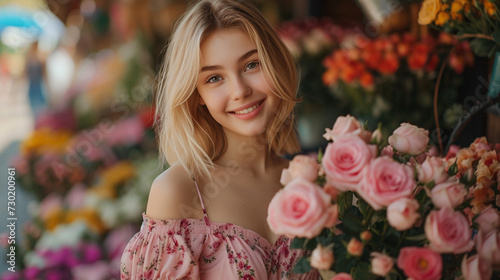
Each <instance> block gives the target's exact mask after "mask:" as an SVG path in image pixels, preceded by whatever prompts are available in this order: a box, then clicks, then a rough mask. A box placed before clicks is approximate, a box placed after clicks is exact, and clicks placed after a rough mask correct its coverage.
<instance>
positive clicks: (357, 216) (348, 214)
mask: <svg viewBox="0 0 500 280" xmlns="http://www.w3.org/2000/svg"><path fill="white" fill-rule="evenodd" d="M342 221H343V223H344V224H345V225H346V227H347V228H349V229H350V230H352V231H354V232H358V233H359V232H361V231H363V230H364V229H365V227H364V226H363V216H362V215H361V213H359V209H358V208H357V207H355V206H351V207H350V208H349V209H347V211H345V212H344V217H343V219H342Z"/></svg>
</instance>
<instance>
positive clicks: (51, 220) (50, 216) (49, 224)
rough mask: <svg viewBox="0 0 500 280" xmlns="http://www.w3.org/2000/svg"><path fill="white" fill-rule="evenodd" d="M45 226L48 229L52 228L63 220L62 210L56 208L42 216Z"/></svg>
mask: <svg viewBox="0 0 500 280" xmlns="http://www.w3.org/2000/svg"><path fill="white" fill-rule="evenodd" d="M43 221H44V225H45V228H46V229H47V230H48V231H52V230H54V229H55V228H56V227H57V226H58V225H59V224H61V223H63V222H64V212H63V211H62V209H56V210H54V211H50V212H49V213H47V215H46V216H45V217H44V218H43Z"/></svg>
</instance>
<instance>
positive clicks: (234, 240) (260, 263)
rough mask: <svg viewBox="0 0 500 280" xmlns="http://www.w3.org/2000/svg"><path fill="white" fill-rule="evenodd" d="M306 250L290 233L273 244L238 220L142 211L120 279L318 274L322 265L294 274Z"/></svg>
mask: <svg viewBox="0 0 500 280" xmlns="http://www.w3.org/2000/svg"><path fill="white" fill-rule="evenodd" d="M303 254H304V252H303V251H302V250H295V249H290V239H288V238H287V237H285V236H281V237H279V238H278V240H277V241H276V243H275V244H274V245H271V244H270V243H269V242H268V241H267V240H266V239H264V238H263V237H261V236H260V235H259V234H257V233H256V232H254V231H251V230H248V229H245V228H243V227H241V226H238V225H233V224H226V223H215V222H212V221H210V220H209V219H208V218H207V217H205V220H197V219H183V220H153V219H149V218H148V217H147V216H146V215H145V214H143V224H142V227H141V230H140V231H139V232H138V233H137V234H136V235H135V236H134V237H133V238H132V239H131V240H130V242H129V243H128V245H127V247H126V248H125V251H124V253H123V256H122V259H121V279H133V280H141V279H257V280H265V279H270V280H271V279H272V280H274V279H319V274H318V273H317V271H311V272H309V273H307V274H293V273H292V272H291V270H292V268H293V265H294V263H295V262H296V261H297V260H298V258H299V257H300V256H302V255H303Z"/></svg>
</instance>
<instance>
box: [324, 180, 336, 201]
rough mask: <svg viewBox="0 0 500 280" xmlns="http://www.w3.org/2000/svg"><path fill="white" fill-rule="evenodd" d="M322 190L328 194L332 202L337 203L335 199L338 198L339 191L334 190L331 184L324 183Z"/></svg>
mask: <svg viewBox="0 0 500 280" xmlns="http://www.w3.org/2000/svg"><path fill="white" fill-rule="evenodd" d="M323 190H324V191H325V192H326V193H327V194H329V195H330V196H331V197H332V199H333V200H335V201H337V198H338V196H339V190H338V189H337V188H335V187H334V186H333V185H332V184H330V183H328V182H326V183H325V185H324V186H323Z"/></svg>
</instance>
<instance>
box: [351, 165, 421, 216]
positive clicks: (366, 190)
mask: <svg viewBox="0 0 500 280" xmlns="http://www.w3.org/2000/svg"><path fill="white" fill-rule="evenodd" d="M415 186H416V182H415V180H414V179H413V170H412V169H411V167H409V166H407V165H403V164H401V163H399V162H397V161H395V160H393V159H392V158H390V157H387V156H382V157H378V158H376V159H374V160H372V161H371V162H370V164H369V165H368V166H367V168H366V170H365V171H364V173H363V178H362V180H361V183H360V187H359V189H358V192H359V194H360V195H361V196H362V197H363V199H364V200H365V201H366V202H367V203H368V204H370V206H371V207H373V209H375V210H380V209H381V208H382V207H383V206H388V205H389V204H391V203H392V202H394V201H396V200H398V199H400V198H403V197H411V195H412V193H413V190H414V189H415Z"/></svg>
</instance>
